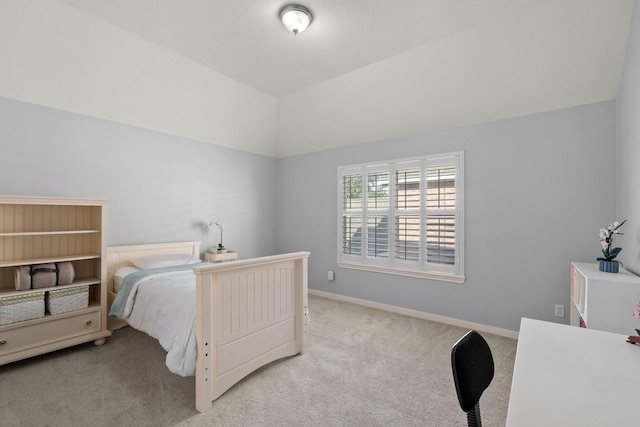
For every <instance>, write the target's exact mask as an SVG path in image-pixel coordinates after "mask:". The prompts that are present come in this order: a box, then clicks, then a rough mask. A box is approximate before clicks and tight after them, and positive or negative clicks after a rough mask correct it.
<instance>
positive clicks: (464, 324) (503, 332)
mask: <svg viewBox="0 0 640 427" xmlns="http://www.w3.org/2000/svg"><path fill="white" fill-rule="evenodd" d="M309 293H310V294H311V295H317V296H319V297H324V298H329V299H334V300H338V301H344V302H350V303H353V304H358V305H362V306H365V307H370V308H376V309H378V310H384V311H389V312H391V313H397V314H403V315H405V316H412V317H417V318H418V319H424V320H431V321H433V322H439V323H445V324H447V325H453V326H459V327H461V328H468V329H474V330H476V331H478V332H486V333H488V334H494V335H500V336H503V337H507V338H514V339H518V332H516V331H511V330H509V329H502V328H495V327H493V326H487V325H482V324H480V323H474V322H468V321H466V320H460V319H454V318H453V317H446V316H440V315H437V314H431V313H426V312H424V311H418V310H411V309H408V308H402V307H397V306H395V305H389V304H382V303H379V302H373V301H367V300H364V299H359V298H353V297H347V296H344V295H340V294H334V293H331V292H324V291H318V290H315V289H309Z"/></svg>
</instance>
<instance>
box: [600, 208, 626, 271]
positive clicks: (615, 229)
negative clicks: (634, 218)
mask: <svg viewBox="0 0 640 427" xmlns="http://www.w3.org/2000/svg"><path fill="white" fill-rule="evenodd" d="M625 222H627V220H626V219H625V220H624V221H622V222H618V221H616V222H614V223H613V224H611V225H609V227H607V228H601V229H600V246H602V254H603V255H604V256H603V257H598V261H600V267H599V268H600V271H605V272H607V273H617V272H618V269H619V264H620V262H619V261H616V260H615V258H616V257H617V256H618V254H619V253H620V251H621V250H622V248H612V246H613V236H614V235H615V234H620V235H622V234H624V233H621V232H620V227H622V224H624V223H625Z"/></svg>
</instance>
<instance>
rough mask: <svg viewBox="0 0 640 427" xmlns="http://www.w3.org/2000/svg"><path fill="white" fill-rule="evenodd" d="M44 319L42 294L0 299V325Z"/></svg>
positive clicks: (36, 293)
mask: <svg viewBox="0 0 640 427" xmlns="http://www.w3.org/2000/svg"><path fill="white" fill-rule="evenodd" d="M38 317H44V292H35V293H29V294H26V295H15V296H8V297H2V298H0V325H6V324H7V323H14V322H20V321H22V320H29V319H37V318H38Z"/></svg>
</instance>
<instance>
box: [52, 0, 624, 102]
mask: <svg viewBox="0 0 640 427" xmlns="http://www.w3.org/2000/svg"><path fill="white" fill-rule="evenodd" d="M62 1H63V2H65V3H67V4H69V5H71V6H73V7H75V8H77V9H79V10H81V11H83V12H86V13H88V14H90V15H93V16H94V17H97V18H100V19H102V20H104V21H106V22H109V23H111V24H113V25H115V26H117V27H120V28H122V29H124V30H126V31H128V32H130V33H133V34H136V35H138V36H140V37H141V38H143V39H146V40H147V41H151V42H153V43H155V44H157V45H159V46H162V47H164V48H166V49H168V50H170V51H173V52H175V53H177V54H179V55H181V56H184V57H186V58H189V59H191V60H193V61H195V62H197V63H199V64H201V65H204V66H206V67H209V68H211V69H214V70H216V71H218V72H220V73H222V74H224V75H227V76H228V77H231V78H233V79H235V80H238V81H240V82H242V83H245V84H247V85H249V86H251V87H253V88H256V89H258V90H260V91H263V92H266V93H268V94H271V95H274V96H276V97H280V96H283V95H287V94H290V93H292V92H295V91H298V90H300V89H303V88H306V87H309V86H312V85H314V84H317V83H319V82H322V81H325V80H327V79H330V78H333V77H336V76H339V75H342V74H344V73H347V72H349V71H353V70H356V69H358V68H362V67H364V66H366V65H369V64H372V63H375V62H378V61H381V60H383V59H386V58H389V57H392V56H394V55H398V54H400V53H403V52H405V51H408V50H410V49H413V48H416V47H418V46H421V45H425V44H428V43H433V42H434V41H436V40H441V39H444V38H447V37H451V36H452V35H453V34H455V33H458V32H463V31H474V28H486V24H487V23H490V22H491V21H492V20H496V19H499V18H501V17H504V16H505V15H513V16H514V19H516V17H518V18H517V19H522V18H523V17H524V18H526V16H527V14H526V13H521V12H522V11H526V10H527V8H531V7H539V6H540V5H541V4H545V3H546V4H547V5H548V8H549V10H550V12H551V13H553V9H554V4H556V3H558V2H559V1H560V2H562V1H563V0H301V1H300V3H301V4H303V5H304V6H306V7H308V8H309V9H310V10H311V11H312V13H313V15H314V20H313V22H312V24H311V26H310V27H309V28H308V29H307V31H305V32H304V33H301V34H299V35H298V36H294V35H293V34H291V33H289V32H288V31H287V30H285V29H284V27H283V26H282V24H281V23H280V21H279V10H280V9H281V8H282V7H283V6H284V5H286V4H289V3H290V2H287V1H286V0H109V1H104V0H62ZM613 1H616V0H613ZM575 19H576V20H579V19H581V11H579V10H576V14H575ZM516 24H517V23H516ZM521 28H523V29H528V28H530V26H529V25H522V26H521ZM566 28H567V31H571V29H572V23H571V22H566ZM611 37H612V43H619V39H618V38H617V35H616V34H615V33H611ZM540 40H541V41H544V38H541V39H540ZM544 48H545V47H544V46H540V49H544ZM567 55H568V56H570V55H571V52H567ZM487 59H488V60H490V58H487ZM495 71H496V72H497V73H499V72H500V70H495Z"/></svg>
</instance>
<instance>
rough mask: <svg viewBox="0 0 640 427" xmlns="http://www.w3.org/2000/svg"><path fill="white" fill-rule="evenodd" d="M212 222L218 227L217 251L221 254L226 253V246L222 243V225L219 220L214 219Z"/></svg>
mask: <svg viewBox="0 0 640 427" xmlns="http://www.w3.org/2000/svg"><path fill="white" fill-rule="evenodd" d="M214 224H215V225H217V226H218V228H219V229H220V243H218V253H221V254H223V253H226V252H227V248H225V247H224V245H223V244H222V232H223V231H224V226H223V225H222V223H221V222H220V221H215V222H214Z"/></svg>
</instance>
